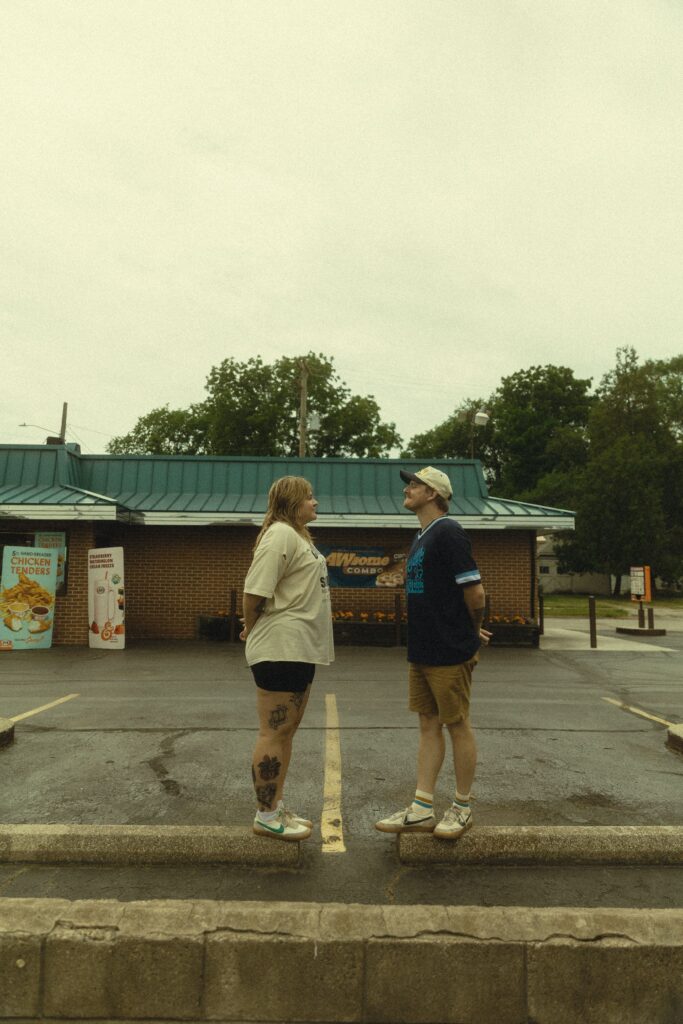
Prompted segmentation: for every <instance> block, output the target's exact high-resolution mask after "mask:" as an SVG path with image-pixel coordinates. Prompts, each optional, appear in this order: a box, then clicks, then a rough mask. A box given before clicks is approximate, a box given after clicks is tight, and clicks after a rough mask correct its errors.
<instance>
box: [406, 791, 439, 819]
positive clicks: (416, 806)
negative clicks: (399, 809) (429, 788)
mask: <svg viewBox="0 0 683 1024" xmlns="http://www.w3.org/2000/svg"><path fill="white" fill-rule="evenodd" d="M410 809H411V811H412V812H413V814H432V813H433V811H434V794H433V793H424V792H423V791H422V790H421V789H416V790H415V799H414V800H413V802H412V804H411V805H410Z"/></svg>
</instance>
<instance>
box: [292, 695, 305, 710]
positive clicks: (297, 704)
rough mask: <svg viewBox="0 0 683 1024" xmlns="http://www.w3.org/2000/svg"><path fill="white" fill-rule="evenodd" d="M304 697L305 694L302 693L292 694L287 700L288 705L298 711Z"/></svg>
mask: <svg viewBox="0 0 683 1024" xmlns="http://www.w3.org/2000/svg"><path fill="white" fill-rule="evenodd" d="M305 696H306V694H305V693H304V692H303V691H302V692H301V693H293V694H292V696H291V697H290V698H289V703H290V704H293V705H294V707H295V708H296V709H297V711H298V710H299V708H300V707H301V705H302V704H303V702H304V697H305Z"/></svg>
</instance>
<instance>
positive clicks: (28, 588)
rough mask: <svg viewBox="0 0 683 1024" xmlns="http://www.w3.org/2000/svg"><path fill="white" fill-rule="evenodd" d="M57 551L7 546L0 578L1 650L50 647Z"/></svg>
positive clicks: (53, 615)
mask: <svg viewBox="0 0 683 1024" xmlns="http://www.w3.org/2000/svg"><path fill="white" fill-rule="evenodd" d="M56 579H57V552H56V551H55V550H52V551H50V550H48V549H47V548H45V549H41V548H12V547H6V548H5V549H4V554H3V557H2V578H1V579H0V651H30V650H34V651H35V650H40V649H41V648H45V647H51V646H52V626H53V624H54V617H55V582H56Z"/></svg>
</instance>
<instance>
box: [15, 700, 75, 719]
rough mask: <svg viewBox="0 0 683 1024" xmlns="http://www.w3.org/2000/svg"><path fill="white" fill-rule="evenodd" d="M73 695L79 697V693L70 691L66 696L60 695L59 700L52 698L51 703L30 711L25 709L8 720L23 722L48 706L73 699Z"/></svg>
mask: <svg viewBox="0 0 683 1024" xmlns="http://www.w3.org/2000/svg"><path fill="white" fill-rule="evenodd" d="M74 697H80V693H70V694H68V695H67V696H66V697H60V698H59V700H53V701H52V703H51V704H43V706H42V707H40V708H34V709H33V710H32V711H25V712H24V713H23V715H14V717H13V718H10V722H23V720H24V719H25V718H31V716H32V715H39V714H40V712H41V711H49V709H50V708H56V707H57V705H58V704H64V702H65V701H67V700H73V699H74Z"/></svg>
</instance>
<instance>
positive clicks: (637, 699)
mask: <svg viewBox="0 0 683 1024" xmlns="http://www.w3.org/2000/svg"><path fill="white" fill-rule="evenodd" d="M556 623H557V624H558V626H557V628H558V629H561V630H570V631H571V632H573V633H574V634H575V636H573V637H571V638H570V639H571V641H572V645H574V644H575V643H576V637H577V636H578V637H579V639H580V638H581V634H582V630H583V629H584V624H583V623H576V622H575V620H571V619H570V620H567V619H563V620H552V621H549V622H547V624H546V625H547V636H548V638H551V637H552V636H553V628H554V627H555V624H556ZM679 624H680V625H683V619H680V618H679V619H675V620H674V622H673V628H672V629H671V631H670V632H669V633H668V635H667V637H665V638H650V639H645V638H637V639H635V640H633V641H631V640H629V641H626V647H624V648H621V649H619V650H607V649H603V650H601V649H600V640H599V646H598V650H596V651H592V650H590V649H589V648H588V646H586V648H585V649H577V648H576V647H575V646H572V645H569V648H570V649H564V650H563V649H561V647H560V646H558V645H557V643H553V644H552V645H549V646H547V647H542V648H541V649H540V650H526V649H489V650H487V651H485V652H484V653H483V656H482V661H481V664H480V666H479V667H478V669H477V671H476V675H475V686H474V699H473V709H472V718H473V722H474V725H475V729H476V732H477V739H478V745H479V758H480V760H479V767H478V772H477V780H476V784H475V790H474V797H475V802H474V804H473V807H474V814H475V820H476V821H477V822H478V823H480V824H491V825H493V824H508V825H514V824H534V825H539V824H540V825H542V824H554V825H571V824H582V825H584V824H589V825H590V824H594V825H598V824H599V825H610V824H614V825H638V824H648V825H658V824H671V825H678V824H683V801H682V800H681V798H680V794H681V779H682V778H683V756H682V755H681V754H679V753H675V752H673V751H671V750H669V749H667V748H666V746H665V742H664V741H665V738H666V726H665V725H662V724H660V722H662V721H664V722H666V721H669V722H674V723H675V722H681V721H683V687H681V682H680V680H681V664H682V654H683V629H681V628H679ZM574 626H576V628H572V627H574ZM614 628H615V620H610V621H608V623H607V624H604V623H600V626H599V633H600V636H601V637H604V638H605V639H608V638H611V637H613V636H614V635H615V634H614ZM558 635H559V634H556V637H557V636H558ZM586 640H587V637H586ZM620 642H623V641H620ZM665 645H666V649H664V650H662V649H661V648H663V647H665ZM605 646H607V645H605ZM337 655H338V657H337V661H336V662H335V664H334V665H333V666H331V667H330V668H329V669H320V670H319V671H318V673H317V677H316V681H315V683H314V689H313V694H312V697H311V701H310V704H309V708H308V710H307V713H306V717H305V719H304V722H303V725H302V727H301V729H300V731H299V733H298V735H297V738H296V741H295V751H294V757H293V760H292V765H291V768H290V774H289V779H288V786H287V800H288V803H290V804H292V805H294V806H295V807H296V809H297V810H300V811H301V812H305V813H306V814H307V815H308V816H309V817H311V818H313V819H314V820H315V821H316V824H317V825H319V823H320V819H321V813H322V801H323V785H324V776H325V761H326V742H325V741H326V736H327V735H328V734H329V733H330V731H331V729H332V728H333V724H332V722H331V719H330V717H329V709H330V698H329V697H328V699H327V700H326V695H333V696H334V705H335V707H336V711H337V713H338V718H339V737H340V746H341V779H342V785H341V821H340V829H341V833H342V835H343V847H344V850H343V852H341V851H340V852H335V853H329V852H327V851H325V852H324V847H323V845H322V844H321V840H320V834H319V830H318V828H316V830H315V831H314V834H313V836H312V837H311V839H310V840H309V841H308V842H307V843H306V845H305V849H304V857H303V863H302V866H301V867H299V868H296V869H289V870H282V869H277V870H274V869H267V868H262V869H253V868H249V869H247V868H237V867H235V866H225V865H224V866H215V865H209V866H206V865H203V866H196V867H192V866H188V867H156V866H150V867H135V868H134V867H128V868H115V867H110V868H104V867H95V866H88V865H82V866H41V865H30V866H29V865H0V895H1V896H14V897H17V896H62V897H66V898H70V899H75V898H117V899H126V900H128V899H145V898H198V899H199V898H204V899H206V898H216V899H243V898H246V899H260V898H263V899H280V900H282V899H293V900H312V899H313V900H319V901H342V902H361V903H369V902H380V903H382V902H386V903H435V904H436V903H449V904H454V903H461V904H482V905H495V904H500V905H506V904H509V905H517V904H526V905H530V906H550V905H567V904H570V905H585V906H591V905H602V906H660V907H666V906H680V905H681V899H682V895H683V869H679V868H675V867H670V868H656V867H652V868H633V867H629V868H624V867H622V868H617V867H599V868H598V867H594V868H587V867H583V868H568V867H562V868H550V867H548V868H538V867H533V868H510V867H508V868H488V867H484V866H482V867H434V866H430V867H429V868H420V867H406V866H401V865H399V863H398V860H397V858H396V848H395V842H394V840H393V839H391V838H390V837H387V836H383V835H380V834H379V833H377V832H376V831H375V829H374V828H373V823H374V821H375V819H376V818H378V817H380V816H382V815H384V814H386V813H388V812H389V811H392V810H396V809H398V808H400V807H402V806H405V804H406V803H407V802H409V801H410V799H411V798H412V793H413V787H414V760H415V753H416V747H417V730H416V724H415V721H414V716H412V715H411V713H410V712H409V711H408V710H407V708H406V697H405V690H406V682H405V678H406V663H405V651H404V650H403V649H392V648H389V649H373V648H340V649H339V650H338V652H337ZM72 694H77V696H71V695H72ZM62 698H69V699H66V700H63V701H62V703H59V704H54V706H52V707H50V708H48V709H47V710H44V711H40V712H38V713H35V714H31V715H30V716H29V717H26V718H23V719H21V720H20V721H18V722H17V724H16V740H15V743H14V744H13V745H12V746H10V747H7V748H5V749H2V750H0V823H1V822H5V823H26V822H29V823H30V822H35V823H38V822H55V823H98V824H108V823H138V824H159V825H164V824H198V825H201V824H229V825H235V824H239V823H241V822H244V824H245V827H246V828H248V827H249V826H250V822H251V818H252V816H253V798H252V794H251V788H250V777H249V764H250V759H251V749H252V747H253V743H254V740H255V735H256V729H255V714H254V699H253V698H254V695H253V683H252V681H251V676H250V673H249V672H248V670H247V669H246V666H245V665H244V661H243V652H242V650H241V649H240V648H238V647H237V646H231V645H229V644H212V643H210V642H202V643H189V644H174V645H167V644H161V643H159V644H154V643H147V644H144V645H138V646H133V647H131V648H129V649H128V650H126V651H124V652H100V651H89V650H87V649H84V648H55V649H53V650H51V651H44V652H42V651H36V652H31V653H30V654H10V655H5V657H4V658H2V659H0V716H3V717H19V716H21V715H23V714H26V713H28V712H32V711H34V710H35V709H37V708H40V707H42V706H44V705H47V704H52V703H53V702H55V701H58V700H62ZM614 701H617V702H618V705H619V706H618V705H617V704H615V703H613V702H614ZM624 706H625V707H624ZM645 715H649V716H650V717H643V716H645ZM452 789H453V771H452V767H451V765H450V764H449V763H448V762H447V763H446V765H445V766H444V769H443V771H442V775H441V779H440V784H439V790H438V793H437V806H438V809H439V810H441V809H443V808H445V806H446V804H447V802H448V800H449V797H450V796H451V794H452ZM0 827H1V825H0Z"/></svg>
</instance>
